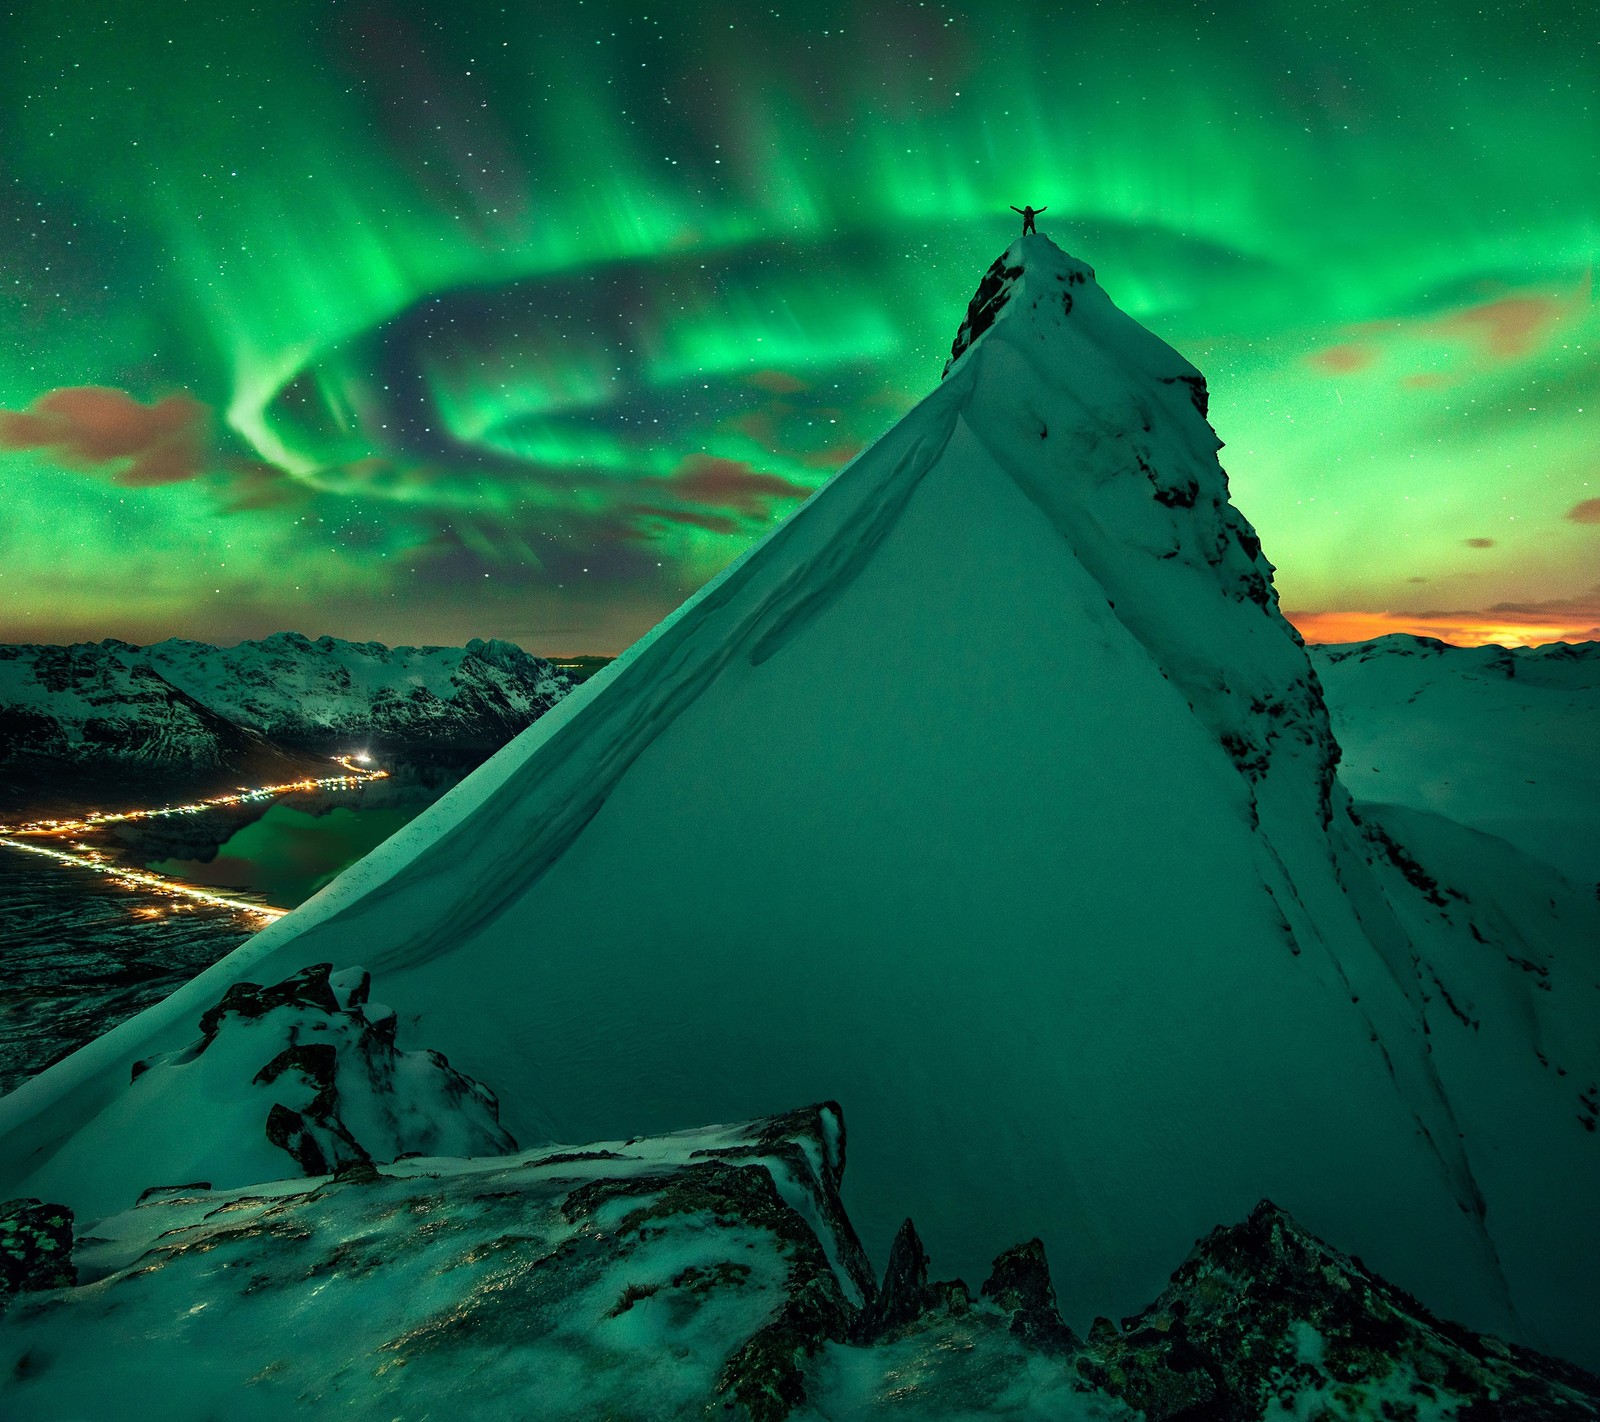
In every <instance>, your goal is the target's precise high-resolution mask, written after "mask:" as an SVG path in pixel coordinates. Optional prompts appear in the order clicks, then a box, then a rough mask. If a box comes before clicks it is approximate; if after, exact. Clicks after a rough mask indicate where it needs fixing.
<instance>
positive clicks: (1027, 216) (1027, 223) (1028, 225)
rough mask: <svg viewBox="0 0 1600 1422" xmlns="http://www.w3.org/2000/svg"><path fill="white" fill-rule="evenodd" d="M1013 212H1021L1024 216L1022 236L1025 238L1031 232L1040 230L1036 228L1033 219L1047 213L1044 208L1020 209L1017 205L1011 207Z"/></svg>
mask: <svg viewBox="0 0 1600 1422" xmlns="http://www.w3.org/2000/svg"><path fill="white" fill-rule="evenodd" d="M1011 210H1012V211H1013V212H1020V213H1021V214H1022V235H1023V236H1024V237H1026V236H1027V235H1028V234H1029V233H1030V232H1035V233H1036V232H1037V230H1038V229H1037V228H1035V227H1034V225H1033V219H1034V218H1036V217H1037V216H1038V215H1039V214H1040V213H1041V212H1043V211H1045V209H1044V208H1042V207H1018V206H1017V205H1016V204H1015V203H1013V204H1012V205H1011Z"/></svg>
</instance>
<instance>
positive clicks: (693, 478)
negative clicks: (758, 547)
mask: <svg viewBox="0 0 1600 1422" xmlns="http://www.w3.org/2000/svg"><path fill="white" fill-rule="evenodd" d="M667 488H668V489H669V490H670V491H671V495H672V497H673V498H675V499H682V500H684V501H686V502H690V503H700V504H712V505H715V506H716V507H718V508H724V509H731V510H733V511H734V512H735V513H742V514H745V515H747V516H749V517H751V518H759V517H762V516H764V515H765V514H766V512H767V510H768V506H769V505H770V504H771V502H772V501H773V500H774V499H803V498H806V497H807V496H808V495H809V494H810V493H811V490H810V489H808V488H807V487H806V486H805V485H804V484H796V483H793V482H792V481H790V480H788V479H785V478H783V477H782V476H780V475H777V474H763V473H761V472H760V471H759V470H757V469H755V468H753V467H752V466H751V465H749V464H747V463H746V462H745V461H744V460H742V459H720V458H718V457H716V456H715V455H710V454H691V455H690V456H689V457H688V458H687V459H685V460H684V461H683V463H681V464H680V465H679V466H678V468H677V470H676V471H675V472H674V473H673V475H672V480H671V482H670V483H669V484H668V485H667Z"/></svg>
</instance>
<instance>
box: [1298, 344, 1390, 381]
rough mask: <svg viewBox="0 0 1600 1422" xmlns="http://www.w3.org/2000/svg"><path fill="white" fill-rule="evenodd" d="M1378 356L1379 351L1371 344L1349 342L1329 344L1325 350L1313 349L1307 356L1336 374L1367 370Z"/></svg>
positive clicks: (1311, 360) (1313, 363)
mask: <svg viewBox="0 0 1600 1422" xmlns="http://www.w3.org/2000/svg"><path fill="white" fill-rule="evenodd" d="M1377 358H1378V355H1377V352H1376V351H1374V350H1373V349H1372V347H1371V346H1357V345H1351V344H1349V343H1348V342H1347V343H1346V344H1344V345H1339V346H1329V347H1327V348H1326V349H1325V350H1320V351H1313V352H1312V353H1311V354H1310V355H1309V356H1307V357H1306V359H1307V360H1309V361H1310V362H1311V364H1312V365H1315V366H1320V367H1321V368H1322V369H1323V370H1327V371H1331V372H1333V373H1334V374H1336V375H1347V374H1349V373H1350V372H1351V371H1354V370H1365V369H1366V368H1367V367H1368V366H1369V365H1371V364H1372V363H1373V361H1375V360H1377Z"/></svg>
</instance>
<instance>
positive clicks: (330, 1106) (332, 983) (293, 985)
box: [83, 963, 517, 1201]
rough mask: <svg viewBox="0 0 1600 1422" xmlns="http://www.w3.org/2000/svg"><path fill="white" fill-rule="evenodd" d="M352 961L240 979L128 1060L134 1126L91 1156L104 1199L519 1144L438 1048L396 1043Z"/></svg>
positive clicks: (127, 1099)
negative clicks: (266, 978)
mask: <svg viewBox="0 0 1600 1422" xmlns="http://www.w3.org/2000/svg"><path fill="white" fill-rule="evenodd" d="M370 986H371V979H370V978H369V976H368V974H367V973H365V972H363V971H362V970H361V969H360V968H349V969H346V970H345V971H343V972H340V973H337V974H332V975H331V976H330V972H329V965H328V964H327V963H319V964H314V965H313V966H311V967H309V968H306V969H304V970H303V971H301V972H299V973H296V974H294V975H293V976H292V977H289V978H287V979H285V980H284V981H283V982H280V983H276V984H274V985H272V986H270V987H261V986H258V985H257V984H255V983H237V984H235V985H234V986H233V987H231V988H229V989H228V991H227V993H226V994H225V995H224V996H223V997H222V999H221V1000H220V1001H219V1002H217V1003H215V1004H214V1005H212V1006H211V1007H210V1008H209V1009H207V1011H206V1012H204V1013H203V1014H202V1015H201V1016H200V1019H199V1029H200V1035H199V1036H198V1037H197V1038H195V1039H194V1040H192V1041H190V1042H189V1043H188V1044H187V1045H185V1046H183V1047H181V1048H179V1049H178V1050H176V1051H171V1052H165V1053H161V1054H158V1055H156V1056H152V1057H149V1058H146V1059H143V1060H140V1061H137V1062H135V1063H134V1064H133V1067H132V1069H131V1072H130V1076H131V1078H132V1084H131V1085H130V1086H129V1088H128V1090H127V1092H126V1093H125V1094H124V1095H123V1096H122V1097H121V1098H120V1100H119V1102H118V1106H117V1108H116V1109H117V1111H118V1112H121V1113H126V1117H127V1119H129V1120H138V1121H140V1122H141V1123H142V1124H141V1126H140V1128H139V1129H138V1130H137V1131H135V1132H132V1133H131V1134H130V1135H129V1136H128V1137H127V1138H126V1139H125V1140H123V1141H121V1142H120V1143H119V1146H118V1148H117V1150H115V1151H114V1152H111V1153H108V1154H102V1155H100V1156H99V1157H98V1158H93V1156H92V1155H91V1157H90V1158H87V1159H85V1160H84V1161H83V1168H84V1169H86V1170H91V1169H92V1170H93V1171H94V1172H95V1174H96V1175H97V1176H98V1177H99V1179H100V1181H101V1183H102V1187H103V1188H104V1189H105V1190H106V1192H107V1198H118V1197H119V1196H120V1198H123V1199H126V1200H129V1201H131V1200H133V1199H135V1198H136V1197H137V1196H138V1195H139V1194H140V1192H141V1191H143V1190H145V1189H146V1188H155V1187H161V1186H170V1185H177V1184H183V1183H189V1182H194V1181H205V1182H207V1184H208V1185H213V1184H214V1185H217V1186H225V1185H245V1184H248V1183H250V1182H251V1181H255V1180H271V1179H277V1178H279V1177H281V1176H282V1175H284V1174H285V1173H286V1172H288V1171H289V1170H291V1169H297V1170H298V1171H299V1172H300V1173H301V1174H303V1175H321V1174H325V1173H326V1172H328V1171H331V1170H339V1169H343V1168H345V1167H349V1166H353V1165H357V1164H369V1163H370V1162H372V1161H374V1160H379V1161H384V1160H392V1159H394V1158H395V1157H396V1156H398V1155H403V1154H413V1155H416V1154H426V1155H463V1156H470V1155H503V1154H505V1153H506V1152H507V1151H513V1150H515V1149H516V1148H517V1145H516V1142H515V1141H514V1140H513V1139H512V1138H511V1136H510V1135H509V1134H508V1133H507V1132H506V1131H505V1130H504V1129H503V1128H502V1127H501V1125H500V1123H499V1120H498V1103H497V1102H496V1100H495V1096H494V1093H493V1092H492V1091H490V1090H489V1089H488V1088H487V1087H485V1086H482V1085H480V1084H479V1083H478V1082H476V1081H473V1080H471V1079H470V1078H468V1077H465V1076H463V1075H462V1074H461V1073H460V1072H458V1071H455V1070H454V1069H452V1067H451V1066H450V1064H449V1063H448V1062H447V1061H446V1060H445V1059H444V1058H443V1057H442V1056H440V1055H439V1053H437V1052H433V1051H427V1050H423V1051H410V1052H408V1051H401V1050H400V1049H399V1048H398V1047H397V1046H396V1045H395V1027H396V1022H395V1014H394V1012H393V1011H392V1010H391V1009H389V1008H387V1007H382V1006H379V1005H378V1004H376V1003H373V1002H371V1001H369V1000H368V993H369V990H370Z"/></svg>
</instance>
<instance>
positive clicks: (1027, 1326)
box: [979, 1239, 1082, 1352]
mask: <svg viewBox="0 0 1600 1422" xmlns="http://www.w3.org/2000/svg"><path fill="white" fill-rule="evenodd" d="M979 1293H980V1294H981V1296H982V1297H983V1298H985V1299H987V1300H989V1302H990V1303H992V1304H994V1306H995V1307H996V1308H998V1309H1000V1310H1001V1312H1003V1313H1009V1314H1010V1315H1011V1331H1012V1333H1014V1334H1015V1335H1016V1336H1017V1337H1018V1338H1021V1339H1022V1340H1023V1341H1024V1342H1026V1343H1028V1344H1030V1345H1031V1346H1033V1347H1035V1348H1038V1349H1041V1350H1042V1351H1045V1352H1066V1351H1069V1350H1071V1349H1074V1348H1079V1347H1081V1346H1082V1344H1081V1343H1080V1342H1079V1341H1078V1336H1077V1334H1075V1333H1074V1332H1073V1331H1072V1330H1071V1329H1070V1328H1068V1327H1067V1325H1066V1323H1065V1322H1063V1320H1062V1318H1061V1311H1060V1309H1058V1308H1057V1307H1056V1290H1055V1285H1054V1284H1052V1283H1051V1282H1050V1264H1049V1261H1048V1260H1047V1259H1046V1258H1045V1254H1044V1245H1043V1244H1042V1243H1041V1242H1040V1241H1039V1240H1037V1239H1030V1240H1028V1242H1027V1243H1026V1244H1017V1245H1013V1246H1012V1247H1011V1248H1010V1249H1008V1250H1006V1251H1005V1252H1004V1253H1003V1254H1001V1255H1000V1256H999V1257H998V1258H997V1259H996V1260H995V1261H994V1267H993V1269H992V1270H991V1271H990V1274H989V1277H988V1278H987V1279H985V1280H984V1283H983V1288H982V1289H981V1290H979Z"/></svg>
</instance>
